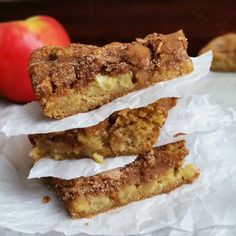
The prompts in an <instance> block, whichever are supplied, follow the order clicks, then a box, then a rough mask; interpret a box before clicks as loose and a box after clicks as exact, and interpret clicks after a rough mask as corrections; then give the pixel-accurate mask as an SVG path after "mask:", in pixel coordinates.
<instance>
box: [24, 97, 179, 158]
mask: <svg viewBox="0 0 236 236" xmlns="http://www.w3.org/2000/svg"><path fill="white" fill-rule="evenodd" d="M176 101H177V98H174V97H172V98H162V99H159V100H157V101H156V102H154V103H152V104H150V105H148V106H147V107H142V108H136V109H124V110H121V111H118V112H115V113H113V114H112V115H111V116H110V117H108V118H107V119H106V120H104V121H102V122H100V123H99V124H97V125H95V126H92V127H88V128H77V129H72V130H67V131H63V132H56V133H48V134H35V135H29V139H30V141H31V143H32V145H33V148H32V150H31V152H30V155H31V156H32V157H33V159H34V160H35V161H37V160H38V159H40V158H43V157H45V156H50V157H52V158H54V159H71V158H84V157H90V158H93V159H95V160H96V161H98V162H102V159H103V157H114V156H119V155H136V154H139V153H143V152H146V151H150V150H151V149H152V146H153V144H154V143H155V142H156V140H157V137H158V136H159V132H160V128H161V127H162V126H163V124H164V123H165V120H166V118H167V115H168V111H169V110H170V109H171V108H172V107H174V106H175V105H176Z"/></svg>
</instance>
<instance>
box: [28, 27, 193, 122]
mask: <svg viewBox="0 0 236 236" xmlns="http://www.w3.org/2000/svg"><path fill="white" fill-rule="evenodd" d="M186 49H187V39H186V38H185V36H184V34H183V32H182V31H178V32H176V33H173V34H169V35H163V34H157V33H154V34H150V35H148V36H147V37H145V38H144V39H136V41H134V42H132V43H119V42H113V43H110V44H108V45H105V46H104V47H97V46H92V45H84V44H79V43H78V44H71V45H69V46H68V47H67V48H62V47H57V46H46V47H43V48H41V49H38V50H36V51H34V52H33V53H32V54H31V57H30V61H29V72H30V76H31V80H32V86H33V89H34V92H35V94H36V97H37V100H38V101H39V102H40V104H41V107H42V110H43V112H44V114H45V115H46V116H48V117H52V118H56V119H60V118H64V117H66V116H70V115H72V114H76V113H78V112H85V111H89V110H92V109H94V108H97V107H99V106H102V105H103V104H105V103H108V102H110V101H111V100H113V99H115V98H117V97H120V96H123V95H126V94H128V93H129V92H132V91H135V90H138V89H141V88H145V87H148V86H150V85H152V84H154V83H157V82H160V81H165V80H169V79H173V78H175V77H177V76H180V75H184V74H187V73H190V72H191V71H192V70H193V64H192V62H191V60H190V58H189V57H188V54H187V52H186Z"/></svg>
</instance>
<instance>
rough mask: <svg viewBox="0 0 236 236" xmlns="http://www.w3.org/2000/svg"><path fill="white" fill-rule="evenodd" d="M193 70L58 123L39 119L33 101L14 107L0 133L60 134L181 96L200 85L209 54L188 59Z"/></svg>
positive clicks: (206, 71)
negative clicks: (114, 115)
mask: <svg viewBox="0 0 236 236" xmlns="http://www.w3.org/2000/svg"><path fill="white" fill-rule="evenodd" d="M192 60H193V63H194V71H193V72H192V73H190V74H188V75H185V76H182V77H179V78H176V79H173V80H170V81H165V82H161V83H157V84H156V85H154V86H151V87H149V88H146V89H142V90H139V91H136V92H133V93H130V94H128V95H127V96H124V97H121V98H117V99H115V100H113V101H112V102H110V103H108V104H106V105H104V106H102V107H100V108H98V109H95V110H92V111H89V112H85V113H80V114H77V115H74V116H71V117H67V118H64V119H62V120H50V119H47V118H45V117H44V116H43V114H42V111H41V109H40V107H39V105H38V103H37V102H32V103H29V104H27V105H25V106H23V107H18V108H17V109H16V110H15V111H14V113H13V114H12V116H11V117H9V114H7V118H6V115H5V114H3V115H2V119H4V120H5V119H7V120H8V121H7V123H6V124H5V125H4V126H3V127H2V128H1V131H2V132H3V133H5V134H6V135H7V136H13V135H20V134H35V133H49V132H56V131H63V130H68V129H73V128H84V127H89V126H92V125H96V124H98V123H99V122H100V121H102V120H105V119H106V118H107V117H108V116H109V115H111V114H112V113H113V112H115V111H118V110H122V109H125V108H137V107H144V106H147V105H148V104H150V103H153V102H155V101H156V100H158V99H159V98H163V97H171V96H174V97H182V96H183V95H184V94H185V93H186V91H187V90H188V89H190V88H192V87H193V86H196V85H197V84H198V83H200V82H201V79H202V77H203V76H205V75H206V74H207V73H208V72H209V68H210V64H211V60H212V53H211V52H208V53H205V54H204V55H201V56H199V57H197V58H192Z"/></svg>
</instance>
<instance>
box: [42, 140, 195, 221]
mask: <svg viewBox="0 0 236 236" xmlns="http://www.w3.org/2000/svg"><path fill="white" fill-rule="evenodd" d="M187 154H188V150H187V149H186V147H185V143H184V141H180V142H176V143H172V144H168V145H165V146H161V147H158V148H154V149H153V150H152V151H150V152H147V153H144V154H141V155H139V156H138V157H137V159H136V160H135V161H134V162H132V163H130V164H128V165H126V166H124V167H121V168H116V169H113V170H109V171H106V172H103V173H100V174H97V175H95V176H91V177H80V178H78V179H72V180H62V179H58V178H54V177H47V178H44V180H45V182H46V183H47V184H48V185H50V186H51V187H52V189H54V191H55V192H56V194H57V196H58V197H59V198H60V199H61V200H62V201H64V203H65V206H66V208H67V210H68V211H69V214H70V215H71V217H72V218H83V217H90V216H92V215H96V214H98V213H101V212H105V211H108V210H111V209H113V208H116V207H121V206H124V205H126V204H128V203H131V202H133V201H137V200H141V199H144V198H148V197H152V196H154V195H157V194H161V193H168V192H170V191H171V190H173V189H175V188H177V187H178V186H181V185H183V184H186V183H192V182H193V181H194V180H195V179H196V178H197V177H198V175H199V171H198V169H197V168H196V167H194V166H193V165H192V164H188V165H186V166H183V160H184V158H185V156H186V155H187Z"/></svg>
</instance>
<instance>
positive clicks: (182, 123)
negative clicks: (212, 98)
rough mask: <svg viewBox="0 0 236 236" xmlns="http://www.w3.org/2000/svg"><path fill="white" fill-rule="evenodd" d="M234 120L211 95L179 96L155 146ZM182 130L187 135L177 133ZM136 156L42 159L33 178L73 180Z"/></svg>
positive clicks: (120, 164)
mask: <svg viewBox="0 0 236 236" xmlns="http://www.w3.org/2000/svg"><path fill="white" fill-rule="evenodd" d="M232 120H233V117H232V116H231V115H226V114H225V112H224V111H223V110H222V109H221V108H220V106H218V105H216V104H212V103H211V102H209V96H208V95H204V96H197V95H194V96H190V97H183V98H182V99H179V101H178V103H177V105H176V107H175V108H173V109H172V110H171V111H170V112H169V115H168V118H167V120H166V123H165V124H164V126H163V128H162V129H161V133H160V136H159V137H158V140H157V142H156V143H155V145H154V146H160V145H164V144H167V143H171V142H174V141H177V140H181V139H184V138H185V137H186V136H188V135H191V134H193V133H200V132H209V131H214V130H217V129H219V128H222V127H224V126H228V125H229V124H230V123H231V122H232ZM178 133H184V134H186V135H185V136H184V137H183V135H182V136H178V137H177V138H175V137H174V136H175V135H176V134H178ZM134 159H135V156H132V157H119V158H108V159H105V163H103V164H97V163H95V162H94V161H93V160H90V159H82V160H73V161H71V160H63V161H56V160H53V159H49V158H44V159H41V160H40V161H39V162H37V163H36V165H34V166H33V168H32V169H31V171H30V175H29V178H41V177H48V176H53V177H57V178H62V179H73V178H78V177H81V176H92V175H95V174H98V173H100V172H103V171H107V170H111V169H114V168H116V167H122V166H124V165H126V164H128V163H130V162H132V161H134Z"/></svg>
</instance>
